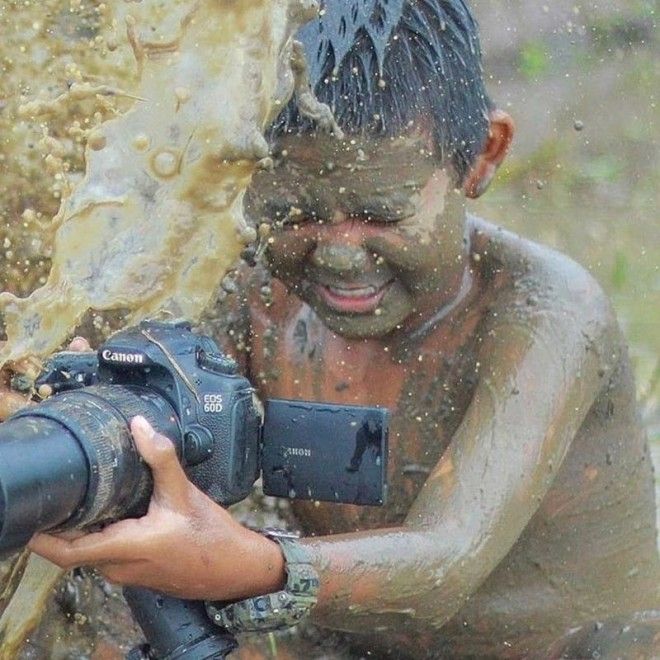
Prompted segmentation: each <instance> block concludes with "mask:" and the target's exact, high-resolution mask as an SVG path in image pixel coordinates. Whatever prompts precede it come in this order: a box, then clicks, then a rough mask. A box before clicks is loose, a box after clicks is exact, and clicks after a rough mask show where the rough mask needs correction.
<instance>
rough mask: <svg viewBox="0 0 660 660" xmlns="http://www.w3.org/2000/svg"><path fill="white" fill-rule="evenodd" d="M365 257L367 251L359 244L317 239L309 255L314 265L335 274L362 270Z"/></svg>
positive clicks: (364, 266) (365, 262) (364, 264)
mask: <svg viewBox="0 0 660 660" xmlns="http://www.w3.org/2000/svg"><path fill="white" fill-rule="evenodd" d="M367 259H368V257H367V253H366V252H365V251H364V250H363V249H362V247H361V246H359V245H351V244H345V243H338V242H336V241H330V242H325V241H319V242H318V243H317V245H316V249H315V250H314V252H313V253H312V255H311V261H312V263H313V264H314V266H316V267H317V268H321V269H323V270H326V271H328V272H331V273H335V274H337V275H343V274H346V273H359V272H361V271H363V270H364V269H365V268H366V266H367Z"/></svg>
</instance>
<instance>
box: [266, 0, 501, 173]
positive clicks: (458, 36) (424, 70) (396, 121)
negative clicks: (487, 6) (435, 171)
mask: <svg viewBox="0 0 660 660" xmlns="http://www.w3.org/2000/svg"><path fill="white" fill-rule="evenodd" d="M324 4H325V6H324V7H323V9H322V12H321V18H320V20H319V21H313V22H312V23H311V24H309V25H307V26H306V27H305V28H303V30H301V32H300V33H299V36H298V38H299V39H300V40H301V41H302V42H303V45H304V47H305V51H306V54H307V59H308V62H309V66H310V78H311V83H312V87H313V89H314V91H315V93H316V95H317V97H318V98H319V100H321V101H323V102H325V103H327V104H328V105H329V106H330V107H331V108H332V110H333V112H334V114H335V118H336V119H337V121H338V123H339V125H340V126H341V127H342V129H344V130H345V131H346V132H347V133H349V134H365V133H369V134H376V135H386V136H397V135H401V134H402V133H404V132H408V131H410V129H411V128H412V127H421V128H423V129H427V128H428V129H430V130H432V133H433V137H434V142H435V148H436V151H437V153H438V155H439V157H440V159H441V161H442V162H443V163H446V162H451V163H452V164H453V166H454V170H455V173H456V175H457V176H458V179H459V181H462V179H463V178H464V176H465V175H466V173H467V172H468V170H469V169H470V166H471V165H472V164H473V162H474V160H475V158H476V157H477V156H478V155H479V154H480V153H481V150H482V148H483V145H484V143H485V140H486V137H487V135H488V113H489V111H490V110H491V109H492V107H493V105H492V103H491V101H490V99H489V98H488V95H487V92H486V88H485V85H484V80H483V69H482V63H481V47H480V44H479V34H478V28H477V24H476V21H475V19H474V17H473V16H472V13H471V12H470V10H469V9H468V7H467V6H466V4H465V2H464V1H463V0H350V1H345V0H329V1H327V2H325V3H324ZM311 130H313V127H312V126H311V124H310V122H309V121H308V120H306V119H305V118H303V117H301V115H300V114H299V113H298V111H297V109H296V106H295V103H291V104H289V106H288V107H287V109H286V110H285V111H284V112H283V113H282V114H281V115H280V117H279V119H278V120H277V121H276V123H275V125H274V127H273V129H272V136H273V137H277V135H281V134H284V133H303V132H307V131H311Z"/></svg>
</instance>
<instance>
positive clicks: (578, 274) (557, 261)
mask: <svg viewBox="0 0 660 660" xmlns="http://www.w3.org/2000/svg"><path fill="white" fill-rule="evenodd" d="M469 222H470V227H471V231H472V245H473V258H475V259H476V261H477V263H478V264H479V268H480V270H481V272H482V273H483V274H484V276H485V277H487V278H493V277H495V276H497V275H500V276H502V275H503V276H504V277H505V278H506V279H507V281H508V283H509V286H508V287H505V291H506V292H507V293H508V294H509V295H508V296H507V297H508V299H509V301H510V302H514V303H516V304H518V303H522V302H524V303H525V304H526V306H527V307H529V308H536V309H538V310H539V311H549V310H554V311H555V312H557V313H561V312H563V313H565V314H576V316H572V317H571V320H573V321H576V320H581V321H582V322H584V323H589V322H599V323H601V324H604V325H606V326H611V327H618V326H617V322H616V317H615V314H614V312H613V309H612V305H611V304H610V301H609V299H608V297H607V295H606V294H605V292H604V291H603V289H602V287H601V286H600V284H599V283H598V282H597V281H596V279H595V278H594V277H593V276H592V275H591V274H590V273H589V272H588V271H587V270H586V268H584V267H583V266H581V265H580V264H579V263H577V262H576V261H574V260H573V259H571V258H570V257H568V256H567V255H565V254H562V253H561V252H558V251H557V250H554V249H552V248H550V247H547V246H545V245H541V244H540V243H535V242H533V241H531V240H529V239H526V238H523V237H521V236H519V235H518V234H514V233H513V232H510V231H507V230H505V229H503V228H502V227H499V226H497V225H494V224H492V223H489V222H487V221H485V220H482V219H480V218H475V217H470V220H469ZM512 299H513V300H512Z"/></svg>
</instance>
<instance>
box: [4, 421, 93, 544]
mask: <svg viewBox="0 0 660 660" xmlns="http://www.w3.org/2000/svg"><path fill="white" fill-rule="evenodd" d="M88 478H89V470H88V467H87V459H86V458H85V454H84V452H83V451H82V449H81V447H80V444H79V443H78V441H77V440H76V438H75V437H74V436H73V435H72V434H71V433H70V432H69V431H68V430H67V429H66V428H64V427H63V426H61V425H60V424H58V423H57V422H55V421H53V420H51V419H45V418H40V417H34V418H29V417H19V418H17V419H12V420H9V421H7V422H4V423H3V424H0V551H1V552H7V551H10V550H15V549H18V548H21V547H23V546H24V545H25V544H26V543H27V542H28V541H29V540H30V538H31V537H32V535H33V534H34V532H36V531H38V530H43V529H51V528H53V527H56V526H57V525H60V524H61V523H63V522H64V521H66V520H68V519H69V518H70V517H71V516H72V515H73V514H74V513H75V511H76V510H77V509H78V507H79V506H80V505H81V503H82V502H83V500H84V498H85V493H86V492H87V482H88Z"/></svg>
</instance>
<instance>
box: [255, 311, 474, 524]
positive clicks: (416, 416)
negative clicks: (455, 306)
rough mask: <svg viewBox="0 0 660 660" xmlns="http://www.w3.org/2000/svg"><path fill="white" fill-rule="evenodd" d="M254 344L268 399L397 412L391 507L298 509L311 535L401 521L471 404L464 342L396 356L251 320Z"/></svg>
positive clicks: (305, 323) (296, 323) (423, 346)
mask: <svg viewBox="0 0 660 660" xmlns="http://www.w3.org/2000/svg"><path fill="white" fill-rule="evenodd" d="M439 344H444V345H443V346H439ZM251 346H252V355H251V372H252V374H253V377H255V379H256V381H257V384H258V386H259V388H260V391H261V394H262V395H263V396H266V397H281V398H295V399H305V400H313V401H327V402H332V403H344V404H357V405H377V406H383V407H386V408H388V409H389V410H390V412H391V427H390V450H389V462H388V483H389V497H388V504H387V505H386V506H385V507H383V508H382V509H374V508H362V509H361V508H358V507H353V506H337V505H324V504H321V505H314V504H313V503H296V505H295V507H294V509H295V512H296V515H297V516H298V517H299V519H300V521H301V523H302V524H303V526H304V527H305V528H306V530H307V531H313V532H315V533H319V534H320V533H332V532H335V533H336V532H342V531H350V530H354V529H356V528H360V529H364V528H368V527H378V526H382V525H386V524H392V523H395V522H400V521H401V520H402V519H403V518H404V517H405V514H406V512H407V511H408V509H409V507H410V505H411V504H412V502H413V500H414V499H415V497H416V495H417V493H418V492H419V489H420V488H421V486H422V485H423V483H424V482H425V481H426V478H427V476H428V474H429V473H430V471H431V470H432V469H433V467H434V466H435V464H436V463H437V461H438V460H439V458H440V456H441V455H442V452H443V451H444V449H445V448H446V446H447V444H448V442H449V440H450V438H451V436H452V434H453V432H454V430H455V429H456V426H457V425H458V423H459V422H460V419H461V418H462V416H463V414H464V412H465V408H466V407H467V404H468V403H469V399H470V398H471V394H472V388H473V385H474V383H475V382H476V377H475V372H474V359H473V358H472V353H471V351H469V350H466V347H465V345H464V344H463V343H461V342H456V343H455V344H452V342H449V343H445V342H443V341H442V340H440V341H438V340H437V338H436V339H434V338H428V339H427V340H426V341H421V342H419V344H418V345H414V346H413V345H411V346H409V347H408V348H407V349H406V350H403V351H401V350H399V351H397V354H396V355H394V354H393V352H392V349H391V348H388V346H387V345H386V344H384V343H383V342H379V341H374V340H369V341H349V340H346V339H344V338H341V337H337V336H336V335H334V334H332V333H331V332H330V331H328V330H327V328H325V326H323V325H322V324H320V323H319V322H318V321H317V320H315V319H314V318H313V317H309V316H308V317H305V315H304V314H301V315H298V316H294V317H293V318H289V319H287V322H286V323H274V322H271V321H270V320H269V319H266V318H264V317H261V318H257V319H256V320H253V335H252V341H251Z"/></svg>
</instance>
